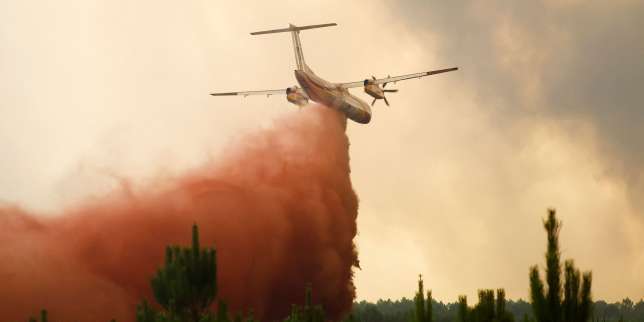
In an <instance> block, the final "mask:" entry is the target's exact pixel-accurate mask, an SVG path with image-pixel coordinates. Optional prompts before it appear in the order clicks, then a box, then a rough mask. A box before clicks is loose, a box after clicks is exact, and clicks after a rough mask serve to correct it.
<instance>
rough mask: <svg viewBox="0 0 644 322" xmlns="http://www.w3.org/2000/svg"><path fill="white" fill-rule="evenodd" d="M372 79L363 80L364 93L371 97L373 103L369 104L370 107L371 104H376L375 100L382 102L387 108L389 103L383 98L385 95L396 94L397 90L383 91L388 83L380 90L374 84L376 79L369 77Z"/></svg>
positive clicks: (378, 86)
mask: <svg viewBox="0 0 644 322" xmlns="http://www.w3.org/2000/svg"><path fill="white" fill-rule="evenodd" d="M371 78H372V79H365V80H364V92H365V93H367V94H369V96H371V97H373V102H371V106H373V104H376V100H379V99H381V100H384V101H385V104H387V106H389V101H387V97H385V93H395V92H398V90H397V89H385V86H387V84H388V83H384V84H382V88H381V87H380V85H378V84H376V77H375V76H371Z"/></svg>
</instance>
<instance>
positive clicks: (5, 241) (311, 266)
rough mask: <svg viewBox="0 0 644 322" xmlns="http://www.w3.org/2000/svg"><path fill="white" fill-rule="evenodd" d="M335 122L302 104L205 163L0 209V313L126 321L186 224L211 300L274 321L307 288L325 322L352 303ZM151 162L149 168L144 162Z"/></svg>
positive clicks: (350, 225) (341, 134) (340, 133)
mask: <svg viewBox="0 0 644 322" xmlns="http://www.w3.org/2000/svg"><path fill="white" fill-rule="evenodd" d="M345 128H346V120H345V119H344V118H343V117H342V116H341V115H339V114H338V113H336V112H335V111H332V110H330V109H327V108H324V107H322V106H318V105H314V106H309V107H306V108H304V109H303V110H302V111H300V112H292V113H290V114H287V116H285V117H283V118H281V119H279V120H276V121H275V122H274V125H273V126H271V127H270V128H267V129H263V130H258V131H255V132H253V133H250V134H248V135H245V136H243V137H241V138H240V139H238V140H236V141H235V142H234V143H233V144H231V146H230V147H229V148H228V149H226V150H225V151H224V153H223V155H224V157H222V158H219V159H218V160H214V161H212V162H210V163H208V164H206V165H204V166H202V167H200V168H198V169H195V170H193V171H191V172H189V173H187V174H185V175H183V176H179V177H176V178H172V179H164V180H160V181H161V182H157V183H156V184H155V185H150V186H145V187H133V186H131V185H130V184H129V183H128V180H127V179H124V180H123V185H122V189H120V190H118V191H114V192H113V193H111V194H109V195H108V196H106V197H103V198H100V199H93V200H89V201H85V202H82V203H80V204H79V205H77V206H75V207H72V208H71V209H69V210H67V211H64V212H63V213H61V214H59V215H58V216H54V217H42V216H38V215H36V214H32V213H27V212H25V211H22V210H20V209H18V208H16V207H5V208H2V209H0V257H2V258H3V264H2V265H0V277H2V280H3V283H2V287H0V297H2V299H3V303H2V305H0V316H2V319H3V320H24V319H26V318H27V317H28V316H30V315H33V314H34V313H35V312H38V310H40V309H41V308H46V309H48V310H49V311H50V316H51V317H52V319H55V320H61V321H71V320H78V321H100V320H108V319H110V318H116V319H117V320H118V321H133V320H134V309H135V307H136V304H137V303H139V302H140V301H141V300H142V299H143V298H147V299H151V297H152V294H151V291H150V288H149V279H150V278H151V276H152V275H153V273H154V272H155V270H156V268H157V267H158V266H159V265H160V264H161V263H162V262H163V256H164V248H165V247H166V245H168V244H188V243H189V241H190V227H191V225H192V224H193V223H197V224H198V225H199V227H200V230H201V239H202V245H209V246H215V247H216V249H217V264H218V288H219V293H218V298H219V299H222V300H224V301H226V302H227V303H228V304H229V307H230V308H231V309H232V310H233V311H239V310H244V311H245V310H248V309H252V310H253V311H254V315H255V317H257V318H259V319H260V320H276V319H280V318H282V317H284V316H285V315H286V314H287V313H288V312H289V311H290V307H291V304H293V303H302V302H303V299H304V290H305V287H306V285H307V284H309V283H310V284H311V285H312V288H313V300H314V302H318V303H321V304H322V305H323V306H324V308H325V311H326V312H327V314H328V318H330V319H338V318H339V317H340V316H342V314H343V313H346V312H347V311H348V310H349V309H350V307H351V303H352V301H353V299H354V296H355V289H354V286H353V281H352V278H353V272H352V268H353V267H356V266H357V265H358V260H357V252H356V250H355V247H354V243H353V239H354V237H355V236H356V216H357V207H358V201H357V197H356V194H355V193H354V191H353V189H352V187H351V181H350V178H349V156H348V139H347V137H346V135H345ZM150 166H154V165H150Z"/></svg>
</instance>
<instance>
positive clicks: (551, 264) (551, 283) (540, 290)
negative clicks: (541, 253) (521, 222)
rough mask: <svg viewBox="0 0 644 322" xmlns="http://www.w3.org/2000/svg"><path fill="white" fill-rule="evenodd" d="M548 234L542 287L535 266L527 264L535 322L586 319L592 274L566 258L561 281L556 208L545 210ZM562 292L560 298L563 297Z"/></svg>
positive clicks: (566, 321)
mask: <svg viewBox="0 0 644 322" xmlns="http://www.w3.org/2000/svg"><path fill="white" fill-rule="evenodd" d="M543 226H544V228H545V230H546V233H547V235H548V247H547V251H546V283H547V284H548V288H547V289H546V288H545V285H544V284H543V281H542V280H541V277H540V276H539V269H538V267H537V266H536V265H535V266H532V267H531V268H530V298H531V301H532V310H533V311H534V315H535V318H536V320H537V321H538V322H586V321H588V319H589V318H590V311H591V304H592V299H591V293H590V289H591V282H592V275H591V273H590V272H586V273H584V274H583V277H581V282H580V276H581V274H580V272H579V270H578V269H576V268H575V266H574V263H573V261H572V260H567V261H566V262H565V269H564V284H563V289H562V283H561V273H562V272H561V262H560V252H559V230H560V229H561V222H560V221H558V220H557V218H556V214H555V210H554V209H549V210H548V218H547V219H546V220H545V221H544V222H543ZM562 293H563V298H562Z"/></svg>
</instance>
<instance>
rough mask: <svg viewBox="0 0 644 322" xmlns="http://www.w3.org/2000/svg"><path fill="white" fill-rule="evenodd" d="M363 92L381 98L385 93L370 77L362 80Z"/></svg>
mask: <svg viewBox="0 0 644 322" xmlns="http://www.w3.org/2000/svg"><path fill="white" fill-rule="evenodd" d="M364 92H365V93H367V94H369V96H371V97H373V98H375V99H382V98H384V97H385V93H384V91H383V90H382V88H380V86H379V85H378V84H374V82H373V80H370V79H365V80H364Z"/></svg>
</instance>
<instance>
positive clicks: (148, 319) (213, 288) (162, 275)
mask: <svg viewBox="0 0 644 322" xmlns="http://www.w3.org/2000/svg"><path fill="white" fill-rule="evenodd" d="M150 284H151V286H152V291H153V293H154V298H155V299H156V301H157V303H159V305H161V307H162V308H163V311H161V312H157V311H156V310H155V309H153V308H151V307H150V306H149V305H148V303H147V302H143V303H142V304H141V305H139V306H138V308H137V321H138V322H175V321H177V322H179V321H181V322H185V321H194V322H207V321H214V320H215V317H213V316H212V315H211V313H210V312H208V310H207V309H208V308H209V307H210V305H211V304H212V302H213V300H214V299H215V296H216V295H217V265H216V260H215V250H214V249H213V248H207V249H201V248H200V245H199V229H198V228H197V226H196V225H194V226H193V227H192V246H191V247H189V248H188V247H179V246H173V247H172V246H168V248H167V249H166V256H165V264H164V265H163V266H162V267H160V268H159V269H158V270H157V273H156V275H155V276H154V277H153V278H152V280H151V283H150Z"/></svg>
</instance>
